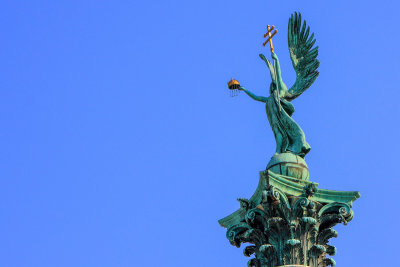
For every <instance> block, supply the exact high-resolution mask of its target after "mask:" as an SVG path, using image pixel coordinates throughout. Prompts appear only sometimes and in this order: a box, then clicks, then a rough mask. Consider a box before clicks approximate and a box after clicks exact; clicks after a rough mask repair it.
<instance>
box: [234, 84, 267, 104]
mask: <svg viewBox="0 0 400 267" xmlns="http://www.w3.org/2000/svg"><path fill="white" fill-rule="evenodd" d="M239 90H241V91H244V92H245V93H246V94H247V95H248V96H250V97H251V98H253V99H254V100H257V101H260V102H263V103H265V102H266V101H267V98H266V97H264V96H257V95H255V94H253V93H252V92H250V91H247V90H246V88H244V87H243V86H240V88H239Z"/></svg>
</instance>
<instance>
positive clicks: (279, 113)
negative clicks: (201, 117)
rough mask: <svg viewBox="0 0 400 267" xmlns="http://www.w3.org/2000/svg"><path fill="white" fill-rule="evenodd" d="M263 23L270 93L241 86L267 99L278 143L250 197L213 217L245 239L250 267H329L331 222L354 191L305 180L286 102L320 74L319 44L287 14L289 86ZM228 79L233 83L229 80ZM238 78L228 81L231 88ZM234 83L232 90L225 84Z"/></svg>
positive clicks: (345, 216) (299, 141)
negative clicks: (291, 75)
mask: <svg viewBox="0 0 400 267" xmlns="http://www.w3.org/2000/svg"><path fill="white" fill-rule="evenodd" d="M274 28H275V27H274V26H272V27H270V26H268V28H267V29H268V32H267V33H266V34H265V35H264V37H268V39H267V41H265V42H264V43H263V45H264V46H265V45H266V44H267V43H270V50H271V56H272V59H273V63H271V62H270V61H269V60H268V59H266V57H265V56H264V55H263V54H260V57H261V59H262V60H263V61H264V62H265V63H266V64H267V66H268V69H269V71H270V74H271V79H272V81H271V84H270V89H269V93H270V95H269V96H268V97H264V96H256V95H255V94H253V93H252V92H250V91H248V90H247V89H245V88H244V87H242V86H240V87H239V90H241V91H244V92H245V93H246V94H247V95H249V96H250V97H251V98H253V99H254V100H257V101H260V102H263V103H265V104H266V113H267V117H268V121H269V124H270V126H271V128H272V131H273V133H274V137H275V141H276V150H275V154H274V155H273V156H272V157H271V160H270V161H269V163H268V164H267V167H266V170H265V171H262V172H260V179H259V184H258V187H257V189H256V192H255V193H254V194H253V196H252V197H251V198H250V199H245V198H240V199H238V201H239V202H240V208H239V209H238V210H237V211H235V212H234V213H232V214H231V215H228V216H226V217H225V218H223V219H221V220H219V223H220V225H221V226H223V227H226V228H227V233H226V237H227V238H228V240H229V242H230V243H231V244H232V245H234V246H237V247H240V245H241V243H250V244H253V245H250V246H247V247H246V248H245V249H244V255H245V256H248V257H250V256H251V255H254V258H252V259H250V260H249V262H248V266H256V267H277V266H282V267H283V266H292V267H296V266H297V267H300V266H306V267H307V266H310V267H311V266H312V267H322V266H328V265H331V266H334V265H335V261H334V260H333V259H331V258H327V257H326V256H327V255H330V256H333V255H335V253H336V248H335V247H334V246H332V245H329V244H328V242H329V239H330V238H332V237H337V232H336V231H335V230H334V229H333V227H334V226H335V225H336V224H338V223H343V224H345V225H346V224H347V223H348V222H350V221H351V220H352V219H353V216H354V214H353V211H352V209H351V208H352V204H353V202H354V201H355V200H356V199H357V198H359V197H360V193H359V192H357V191H348V192H347V191H333V190H326V189H319V188H317V186H318V184H317V183H313V182H310V181H309V170H308V166H307V163H306V162H305V160H304V158H305V156H306V155H307V153H308V152H309V151H310V149H311V146H310V145H309V144H308V143H307V141H306V138H305V134H304V132H303V131H302V129H301V128H300V126H299V125H298V124H297V123H296V122H295V121H294V120H293V119H292V118H291V116H292V114H293V113H294V107H293V105H292V104H291V101H292V100H293V99H295V98H297V97H298V96H300V95H301V94H302V93H303V92H304V91H305V90H307V89H308V88H309V87H310V86H311V85H312V84H313V82H314V81H315V79H316V78H317V77H318V74H319V72H318V70H317V69H318V67H319V61H318V60H317V55H318V47H314V48H313V46H314V44H315V39H314V34H311V35H310V27H307V26H306V22H305V21H304V22H303V21H302V19H301V15H300V14H297V13H294V14H293V15H292V16H291V18H290V19H289V25H288V43H289V52H290V57H291V60H292V64H293V67H294V69H295V71H296V82H295V83H294V85H293V86H292V87H291V88H290V89H287V87H286V85H285V84H284V83H283V80H282V75H281V69H280V64H279V60H278V56H277V55H276V54H275V53H274V48H273V45H272V37H273V36H274V35H275V34H276V32H277V31H276V30H275V32H272V31H273V30H274ZM233 81H234V82H233ZM234 84H235V85H237V86H239V82H238V81H236V80H231V81H230V83H229V84H228V85H229V87H230V89H231V90H232V89H237V86H236V88H234ZM231 87H232V88H231Z"/></svg>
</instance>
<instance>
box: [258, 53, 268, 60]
mask: <svg viewBox="0 0 400 267" xmlns="http://www.w3.org/2000/svg"><path fill="white" fill-rule="evenodd" d="M259 56H260V58H261V59H262V60H264V61H266V60H267V59H266V58H265V56H264V55H263V54H259Z"/></svg>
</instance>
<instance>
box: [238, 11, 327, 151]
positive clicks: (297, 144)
mask: <svg viewBox="0 0 400 267" xmlns="http://www.w3.org/2000/svg"><path fill="white" fill-rule="evenodd" d="M269 33H270V32H269ZM270 37H272V36H271V35H270ZM315 41H316V40H315V39H314V34H313V33H312V34H311V35H310V27H307V25H306V22H305V21H304V22H302V19H301V14H300V13H299V14H297V13H294V14H292V16H291V17H290V19H289V26H288V43H289V52H290V58H291V60H292V64H293V67H294V69H295V71H296V82H295V83H294V85H293V86H292V87H291V88H290V89H287V87H286V85H285V83H284V82H283V80H282V75H281V69H280V65H279V59H278V56H277V55H276V54H275V53H274V52H273V46H272V40H271V38H269V42H270V46H271V54H272V59H273V64H271V62H270V61H269V60H268V59H266V58H265V56H264V55H263V54H260V58H261V59H262V60H263V61H264V62H265V63H266V64H267V66H268V69H269V71H270V73H271V78H272V81H271V85H270V88H269V94H270V95H269V97H263V96H257V95H255V94H253V93H252V92H250V91H248V90H246V89H245V88H244V87H241V86H240V87H239V88H238V89H239V90H241V91H244V92H245V93H246V94H247V95H249V96H250V97H251V98H253V99H254V100H257V101H260V102H263V103H266V111H267V117H268V121H269V124H270V125H271V128H272V131H273V133H274V136H275V140H276V153H278V154H280V153H286V152H289V153H292V154H294V155H297V156H300V157H302V158H304V156H305V155H306V154H307V153H308V152H309V151H310V149H311V147H310V145H309V144H308V143H307V141H306V138H305V135H304V132H303V131H302V130H301V128H300V126H299V125H298V124H297V123H296V122H295V121H294V120H293V119H292V117H291V116H292V115H293V113H294V107H293V105H292V103H291V101H292V100H293V99H295V98H297V97H298V96H299V95H301V94H302V93H303V92H304V91H305V90H307V89H308V88H309V87H310V86H311V85H312V84H313V82H314V81H315V79H316V78H317V77H318V75H319V72H318V70H317V69H318V67H319V61H318V60H317V55H318V47H314V48H313V46H314V44H315Z"/></svg>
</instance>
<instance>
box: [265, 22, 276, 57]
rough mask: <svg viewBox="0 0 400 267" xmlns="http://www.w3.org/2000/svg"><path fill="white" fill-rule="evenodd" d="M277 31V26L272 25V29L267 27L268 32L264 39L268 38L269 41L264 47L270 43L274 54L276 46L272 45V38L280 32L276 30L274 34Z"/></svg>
mask: <svg viewBox="0 0 400 267" xmlns="http://www.w3.org/2000/svg"><path fill="white" fill-rule="evenodd" d="M274 29H275V26H273V25H272V27H271V26H270V25H268V26H267V30H268V32H267V33H266V34H264V38H266V37H267V36H268V38H267V40H266V41H265V42H264V43H263V46H265V45H266V44H267V43H268V42H269V46H270V48H271V53H273V52H274V46H273V45H272V37H274V35H275V34H276V33H277V32H278V30H275V31H274V32H272V31H273V30H274Z"/></svg>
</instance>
